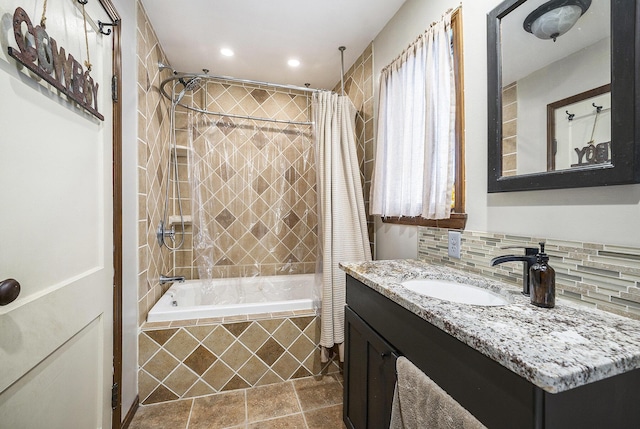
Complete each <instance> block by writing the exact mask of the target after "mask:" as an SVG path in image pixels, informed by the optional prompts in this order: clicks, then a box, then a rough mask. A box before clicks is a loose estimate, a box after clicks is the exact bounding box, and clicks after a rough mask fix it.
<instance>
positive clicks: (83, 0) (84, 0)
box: [78, 0, 89, 5]
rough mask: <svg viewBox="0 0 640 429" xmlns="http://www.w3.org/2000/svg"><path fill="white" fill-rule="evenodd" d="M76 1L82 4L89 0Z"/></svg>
mask: <svg viewBox="0 0 640 429" xmlns="http://www.w3.org/2000/svg"><path fill="white" fill-rule="evenodd" d="M78 3H80V4H82V5H84V4H87V3H89V0H78Z"/></svg>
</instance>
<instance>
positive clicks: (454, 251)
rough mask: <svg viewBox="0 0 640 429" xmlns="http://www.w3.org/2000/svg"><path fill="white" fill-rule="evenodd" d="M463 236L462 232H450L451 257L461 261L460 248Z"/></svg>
mask: <svg viewBox="0 0 640 429" xmlns="http://www.w3.org/2000/svg"><path fill="white" fill-rule="evenodd" d="M461 236H462V234H460V231H449V257H450V258H455V259H460V246H461V241H462V238H461Z"/></svg>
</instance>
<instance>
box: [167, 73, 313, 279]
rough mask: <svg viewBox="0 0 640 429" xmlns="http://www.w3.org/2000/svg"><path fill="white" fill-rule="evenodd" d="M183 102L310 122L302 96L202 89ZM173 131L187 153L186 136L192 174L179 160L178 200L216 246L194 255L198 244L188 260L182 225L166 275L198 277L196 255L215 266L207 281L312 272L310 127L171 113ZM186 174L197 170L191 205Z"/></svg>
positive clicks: (189, 245)
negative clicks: (182, 200)
mask: <svg viewBox="0 0 640 429" xmlns="http://www.w3.org/2000/svg"><path fill="white" fill-rule="evenodd" d="M192 101H193V103H194V104H195V105H196V106H201V105H202V104H205V103H206V104H207V106H208V107H207V108H208V109H209V110H210V111H213V112H226V113H231V114H238V115H252V116H258V117H265V118H274V119H280V120H291V121H308V120H309V116H310V108H309V103H310V96H309V95H308V94H307V93H302V92H296V91H287V92H283V91H280V90H273V89H268V88H260V87H256V86H249V85H235V84H234V85H231V84H223V83H213V82H209V83H207V86H206V90H205V88H204V87H200V88H199V89H198V90H197V91H196V92H195V93H194V94H193V96H192ZM189 117H190V118H191V119H189ZM190 120H191V122H192V127H193V131H192V132H189V129H188V127H189V121H190ZM176 124H177V137H176V138H177V141H178V145H179V146H185V147H188V146H190V143H189V141H188V139H189V138H190V137H191V138H192V139H193V142H192V147H193V150H194V152H192V154H195V155H194V156H193V157H192V160H194V162H193V163H192V165H191V167H189V165H188V163H187V157H185V156H180V157H179V161H180V166H179V172H180V180H181V182H180V186H181V190H182V192H181V193H182V196H183V197H184V196H185V195H186V196H187V198H186V202H185V203H184V204H183V210H184V211H185V212H187V213H188V214H192V215H193V216H194V217H196V215H198V218H199V222H198V224H199V225H200V228H203V229H204V228H206V230H207V231H208V232H209V234H208V237H211V240H215V241H216V245H215V247H214V248H212V249H208V250H207V249H203V245H202V243H203V242H206V240H200V242H199V243H195V244H196V248H198V249H201V250H200V253H198V254H194V252H193V239H192V236H191V235H192V231H193V230H192V227H191V226H189V227H187V229H186V234H187V236H186V246H183V247H182V248H181V249H180V250H178V251H177V252H175V274H177V275H184V276H185V277H187V278H198V266H197V264H196V263H195V260H196V258H198V257H205V256H206V258H207V260H211V261H213V263H214V267H213V268H212V269H211V270H210V275H211V276H212V277H214V278H218V277H225V278H226V277H244V276H253V275H282V274H285V275H286V274H302V273H313V272H315V270H316V261H317V254H318V250H317V242H318V235H317V213H316V210H317V195H316V190H315V183H316V169H315V149H314V141H313V134H312V127H311V125H287V124H279V123H272V122H265V121H252V120H247V119H236V118H229V117H219V116H215V115H204V114H198V113H196V114H194V113H192V112H187V111H185V109H179V110H178V111H177V113H176ZM189 168H191V169H192V171H193V170H194V169H195V170H198V171H199V172H200V173H201V174H200V177H202V180H201V181H200V184H199V185H198V186H197V189H198V194H199V198H195V195H194V194H192V192H193V191H192V190H191V189H190V185H189V182H188V175H187V170H188V169H189ZM192 203H195V204H196V206H195V207H196V208H197V210H196V212H195V213H191V204H192ZM174 207H177V204H176V203H175V200H174ZM174 212H176V211H175V209H174ZM195 228H197V227H195ZM196 237H198V235H197V234H196ZM201 269H202V268H201Z"/></svg>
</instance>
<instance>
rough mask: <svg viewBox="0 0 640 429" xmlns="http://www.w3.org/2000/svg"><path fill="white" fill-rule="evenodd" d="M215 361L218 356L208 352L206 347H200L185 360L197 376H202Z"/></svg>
mask: <svg viewBox="0 0 640 429" xmlns="http://www.w3.org/2000/svg"><path fill="white" fill-rule="evenodd" d="M215 361H216V356H215V355H214V354H213V353H211V352H210V351H209V350H207V348H206V347H203V346H198V348H196V349H195V350H194V352H193V353H191V355H189V357H188V358H186V359H185V360H184V364H185V365H186V366H188V367H189V368H191V370H192V371H194V372H195V373H196V374H198V375H202V374H204V373H205V371H206V370H207V369H209V367H210V366H211V365H212V364H213V363H214V362H215Z"/></svg>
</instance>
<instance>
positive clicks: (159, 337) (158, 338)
mask: <svg viewBox="0 0 640 429" xmlns="http://www.w3.org/2000/svg"><path fill="white" fill-rule="evenodd" d="M176 331H177V329H158V330H155V331H146V334H147V335H148V336H149V337H150V338H151V339H152V340H153V341H155V342H156V343H158V344H160V345H161V346H162V345H164V343H166V342H167V340H168V339H169V338H171V336H172V335H173V334H175V333H176Z"/></svg>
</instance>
